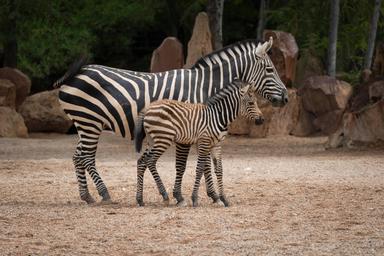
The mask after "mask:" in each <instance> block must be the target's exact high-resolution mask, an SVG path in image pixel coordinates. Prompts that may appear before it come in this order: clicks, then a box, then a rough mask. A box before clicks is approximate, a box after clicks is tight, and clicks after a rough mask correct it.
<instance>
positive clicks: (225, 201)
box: [220, 196, 229, 207]
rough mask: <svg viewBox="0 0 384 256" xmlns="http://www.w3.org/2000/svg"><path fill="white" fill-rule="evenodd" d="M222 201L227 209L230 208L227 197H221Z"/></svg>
mask: <svg viewBox="0 0 384 256" xmlns="http://www.w3.org/2000/svg"><path fill="white" fill-rule="evenodd" d="M220 200H221V202H223V203H224V206H225V207H228V206H229V202H228V200H227V199H226V198H225V196H220Z"/></svg>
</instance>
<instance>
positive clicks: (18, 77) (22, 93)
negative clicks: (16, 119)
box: [0, 67, 31, 108]
mask: <svg viewBox="0 0 384 256" xmlns="http://www.w3.org/2000/svg"><path fill="white" fill-rule="evenodd" d="M0 79H8V80H9V81H11V82H12V83H13V84H14V85H15V86H16V108H18V107H19V106H20V105H21V103H23V101H24V100H25V98H26V97H27V96H28V95H29V93H30V91H31V80H30V79H29V77H28V76H26V75H25V74H24V73H22V72H21V71H20V70H18V69H14V68H8V67H5V68H0Z"/></svg>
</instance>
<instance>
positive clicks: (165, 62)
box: [150, 37, 184, 73]
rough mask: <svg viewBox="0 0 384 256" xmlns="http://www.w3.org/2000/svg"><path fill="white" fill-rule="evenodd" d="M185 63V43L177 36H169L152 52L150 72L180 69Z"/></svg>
mask: <svg viewBox="0 0 384 256" xmlns="http://www.w3.org/2000/svg"><path fill="white" fill-rule="evenodd" d="M183 65H184V54H183V45H182V44H181V43H180V42H179V40H178V39H177V38H176V37H167V38H165V39H164V41H163V42H162V43H161V45H160V46H159V47H158V48H157V49H156V50H154V51H153V53H152V59H151V67H150V72H153V73H155V72H163V71H167V70H172V69H179V68H182V67H183Z"/></svg>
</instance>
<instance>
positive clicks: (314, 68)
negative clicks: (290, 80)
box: [294, 50, 325, 87]
mask: <svg viewBox="0 0 384 256" xmlns="http://www.w3.org/2000/svg"><path fill="white" fill-rule="evenodd" d="M324 70H325V69H324V65H323V63H322V62H321V60H320V59H319V58H318V57H316V56H315V55H314V54H313V53H311V52H310V51H309V50H304V51H302V52H301V53H300V57H299V59H298V61H297V66H296V76H295V81H294V84H295V87H301V86H302V85H303V84H304V81H305V80H306V79H307V78H309V77H311V76H321V75H324V74H325V71H324Z"/></svg>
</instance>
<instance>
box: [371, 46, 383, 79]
mask: <svg viewBox="0 0 384 256" xmlns="http://www.w3.org/2000/svg"><path fill="white" fill-rule="evenodd" d="M372 73H373V76H375V77H378V76H384V42H381V43H378V44H376V50H375V56H374V58H373V64H372Z"/></svg>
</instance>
